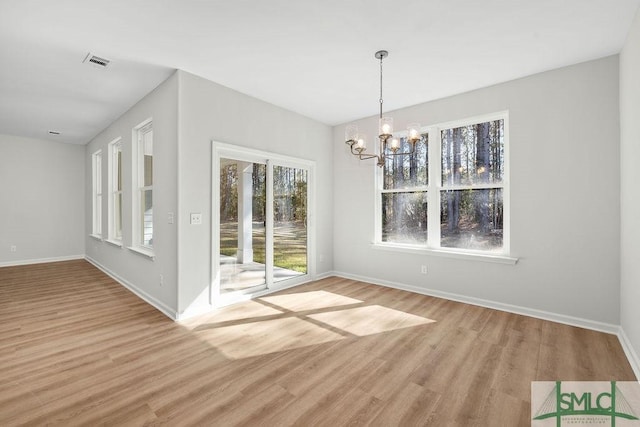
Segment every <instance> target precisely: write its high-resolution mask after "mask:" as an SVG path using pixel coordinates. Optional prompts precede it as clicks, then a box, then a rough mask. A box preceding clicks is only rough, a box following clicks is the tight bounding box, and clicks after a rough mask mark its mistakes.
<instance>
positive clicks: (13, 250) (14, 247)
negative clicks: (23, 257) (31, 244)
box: [9, 245, 18, 252]
mask: <svg viewBox="0 0 640 427" xmlns="http://www.w3.org/2000/svg"><path fill="white" fill-rule="evenodd" d="M9 251H11V252H17V251H18V248H17V247H16V245H11V246H10V247H9Z"/></svg>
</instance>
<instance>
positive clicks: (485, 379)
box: [0, 261, 635, 427]
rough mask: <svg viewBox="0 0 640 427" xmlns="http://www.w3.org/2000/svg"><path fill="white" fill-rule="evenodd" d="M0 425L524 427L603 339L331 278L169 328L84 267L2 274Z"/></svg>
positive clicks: (614, 376)
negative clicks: (548, 390)
mask: <svg viewBox="0 0 640 427" xmlns="http://www.w3.org/2000/svg"><path fill="white" fill-rule="evenodd" d="M0 321H1V325H2V328H0V425H2V426H14V425H65V426H68V425H91V426H95V425H114V426H141V425H172V426H173V425H175V426H190V425H211V426H236V425H242V426H258V425H259V426H287V425H299V426H316V425H317V426H333V427H335V426H342V425H376V426H396V425H399V426H414V425H415V426H483V427H486V426H508V427H512V426H529V425H530V417H531V415H530V411H531V409H530V390H531V381H534V380H618V381H631V380H635V377H634V374H633V372H632V370H631V367H630V366H629V363H628V362H627V360H626V359H625V357H624V353H623V351H622V348H621V346H620V344H619V342H618V340H617V338H616V337H615V336H613V335H609V334H604V333H598V332H593V331H589V330H585V329H581V328H575V327H570V326H565V325H560V324H557V323H552V322H547V321H543V320H538V319H534V318H530V317H525V316H519V315H514V314H509V313H504V312H500V311H495V310H490V309H485V308H481V307H476V306H471V305H466V304H461V303H456V302H452V301H447V300H444V299H438V298H432V297H427V296H422V295H416V294H412V293H408V292H404V291H399V290H394V289H387V288H383V287H378V286H375V285H371V284H366V283H362V282H357V281H354V280H347V279H341V278H328V279H324V280H320V281H317V282H313V283H310V284H307V285H304V286H301V287H298V288H294V289H290V290H288V291H285V292H281V293H278V294H273V295H270V296H267V297H263V298H259V299H256V300H254V301H247V302H245V303H241V304H238V305H235V306H231V307H227V308H225V309H223V310H220V311H219V312H217V313H215V314H214V315H206V316H201V317H198V318H195V319H191V320H189V321H185V322H182V323H174V322H172V321H171V320H169V319H167V318H166V317H165V316H164V315H162V314H161V313H160V312H158V311H156V310H155V309H154V308H153V307H151V306H149V305H147V304H146V303H144V302H143V301H141V300H140V299H138V298H137V297H136V296H135V295H133V294H132V293H130V292H129V291H128V290H126V289H125V288H123V287H122V286H120V285H119V284H117V283H116V282H114V281H113V280H112V279H111V278H109V277H108V276H106V275H105V274H103V273H102V272H100V271H99V270H97V269H96V268H94V267H93V266H92V265H91V264H89V263H87V262H86V261H68V262H60V263H51V264H39V265H33V266H19V267H5V268H0Z"/></svg>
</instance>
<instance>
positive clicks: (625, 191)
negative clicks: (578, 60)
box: [620, 12, 640, 376]
mask: <svg viewBox="0 0 640 427" xmlns="http://www.w3.org/2000/svg"><path fill="white" fill-rule="evenodd" d="M639 76H640V12H639V13H638V14H636V17H635V20H634V22H633V25H632V27H631V30H630V31H629V35H628V37H627V41H626V44H625V46H624V49H623V50H622V53H621V54H620V202H621V203H620V206H621V208H620V210H621V212H620V214H621V224H620V228H621V239H620V248H621V297H620V300H621V308H620V315H621V326H622V329H623V330H624V333H625V335H626V337H627V338H628V341H629V344H630V345H631V346H632V347H633V349H634V350H633V353H634V354H633V358H634V359H635V366H636V367H638V368H639V369H640V358H639V357H638V355H640V310H638V306H640V262H639V260H640V190H639V189H638V184H639V183H640V168H638V159H640V77H639ZM636 374H637V375H639V376H640V372H637V373H636Z"/></svg>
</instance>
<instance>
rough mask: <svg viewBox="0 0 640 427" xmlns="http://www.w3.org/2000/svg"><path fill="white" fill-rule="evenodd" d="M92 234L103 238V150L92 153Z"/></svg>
mask: <svg viewBox="0 0 640 427" xmlns="http://www.w3.org/2000/svg"><path fill="white" fill-rule="evenodd" d="M91 200H92V204H91V206H92V209H91V216H92V221H91V236H93V237H95V238H97V239H102V150H97V151H95V152H94V153H93V154H92V155H91Z"/></svg>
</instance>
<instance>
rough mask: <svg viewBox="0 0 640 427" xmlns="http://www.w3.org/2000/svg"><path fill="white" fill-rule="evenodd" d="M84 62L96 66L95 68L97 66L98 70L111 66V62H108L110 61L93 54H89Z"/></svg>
mask: <svg viewBox="0 0 640 427" xmlns="http://www.w3.org/2000/svg"><path fill="white" fill-rule="evenodd" d="M82 62H83V63H87V64H91V65H94V66H96V67H98V68H107V66H108V65H109V63H110V62H111V61H110V60H108V59H105V58H101V57H99V56H96V55H93V54H92V53H91V52H89V53H88V54H87V56H85V58H84V61H82Z"/></svg>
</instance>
